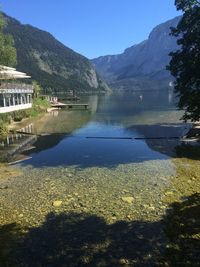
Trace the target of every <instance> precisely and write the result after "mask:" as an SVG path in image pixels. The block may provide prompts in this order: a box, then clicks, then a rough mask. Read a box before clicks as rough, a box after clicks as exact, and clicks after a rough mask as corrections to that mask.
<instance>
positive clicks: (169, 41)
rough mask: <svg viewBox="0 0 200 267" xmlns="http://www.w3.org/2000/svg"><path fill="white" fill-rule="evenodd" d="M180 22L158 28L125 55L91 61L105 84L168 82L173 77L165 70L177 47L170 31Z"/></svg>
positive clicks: (170, 22) (167, 23) (125, 52)
mask: <svg viewBox="0 0 200 267" xmlns="http://www.w3.org/2000/svg"><path fill="white" fill-rule="evenodd" d="M179 20H180V16H179V17H176V18H174V19H172V20H169V21H167V22H165V23H162V24H160V25H158V26H157V27H155V28H154V29H153V30H152V32H151V33H150V35H149V38H148V39H147V40H145V41H143V42H141V43H139V44H136V45H133V46H131V47H129V48H127V49H126V50H125V51H124V52H123V53H122V54H119V55H108V56H102V57H98V58H95V59H92V60H91V62H92V63H93V64H94V66H95V68H96V70H97V71H98V73H99V74H100V75H101V76H102V77H103V78H104V79H105V80H106V81H108V82H110V83H111V84H113V85H114V86H117V87H119V84H120V86H121V87H123V84H129V86H130V85H131V84H132V85H133V86H135V85H136V84H138V82H139V83H140V82H141V80H142V79H145V80H146V81H147V80H149V82H150V81H153V82H154V83H155V81H158V80H162V81H163V80H166V82H169V80H170V79H171V76H170V73H169V72H168V71H167V70H166V65H167V64H168V63H169V60H170V57H169V53H170V52H171V51H174V50H177V48H178V46H177V44H176V39H175V38H174V37H173V36H171V35H170V28H171V27H176V26H177V24H178V22H179ZM128 81H129V83H128ZM125 87H126V86H125Z"/></svg>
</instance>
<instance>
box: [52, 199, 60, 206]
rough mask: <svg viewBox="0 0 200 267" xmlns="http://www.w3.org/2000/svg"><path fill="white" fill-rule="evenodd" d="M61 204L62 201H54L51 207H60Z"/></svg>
mask: <svg viewBox="0 0 200 267" xmlns="http://www.w3.org/2000/svg"><path fill="white" fill-rule="evenodd" d="M61 204H62V201H61V200H55V201H54V202H53V203H52V205H53V206H54V207H60V206H61Z"/></svg>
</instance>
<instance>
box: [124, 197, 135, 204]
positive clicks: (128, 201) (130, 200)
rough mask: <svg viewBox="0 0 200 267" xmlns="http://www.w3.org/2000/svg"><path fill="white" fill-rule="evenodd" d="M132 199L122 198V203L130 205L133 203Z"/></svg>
mask: <svg viewBox="0 0 200 267" xmlns="http://www.w3.org/2000/svg"><path fill="white" fill-rule="evenodd" d="M133 200H134V198H133V197H122V201H123V202H126V203H128V204H132V203H133Z"/></svg>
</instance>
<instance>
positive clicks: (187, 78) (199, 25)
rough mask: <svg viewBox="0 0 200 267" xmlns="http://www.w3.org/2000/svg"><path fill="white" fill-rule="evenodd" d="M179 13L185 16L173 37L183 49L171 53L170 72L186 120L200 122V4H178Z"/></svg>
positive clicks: (190, 1) (183, 1)
mask: <svg viewBox="0 0 200 267" xmlns="http://www.w3.org/2000/svg"><path fill="white" fill-rule="evenodd" d="M175 4H176V6H177V9H178V10H182V11H183V12H184V14H183V17H182V19H181V20H180V22H179V24H178V25H177V27H176V28H173V29H172V35H174V36H176V37H178V38H179V39H178V41H177V43H178V45H179V46H180V49H179V50H178V51H176V52H173V53H171V54H170V55H171V57H172V58H171V61H170V64H169V66H168V69H169V70H170V71H171V74H172V75H173V76H174V77H175V92H176V93H177V95H178V96H179V97H180V100H179V103H178V106H179V108H181V109H184V110H185V114H184V116H183V119H184V120H188V119H191V120H192V121H198V120H199V119H200V49H199V48H200V2H199V1H197V0H176V2H175Z"/></svg>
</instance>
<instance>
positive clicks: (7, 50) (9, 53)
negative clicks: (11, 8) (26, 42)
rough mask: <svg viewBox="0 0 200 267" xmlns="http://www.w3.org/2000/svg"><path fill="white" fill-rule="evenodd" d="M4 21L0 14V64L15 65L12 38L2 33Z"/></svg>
mask: <svg viewBox="0 0 200 267" xmlns="http://www.w3.org/2000/svg"><path fill="white" fill-rule="evenodd" d="M5 26H6V22H5V20H4V18H3V16H2V14H0V65H6V66H15V65H16V62H17V55H16V49H15V47H14V40H13V38H12V36H11V35H8V34H4V32H3V30H4V27H5Z"/></svg>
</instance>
